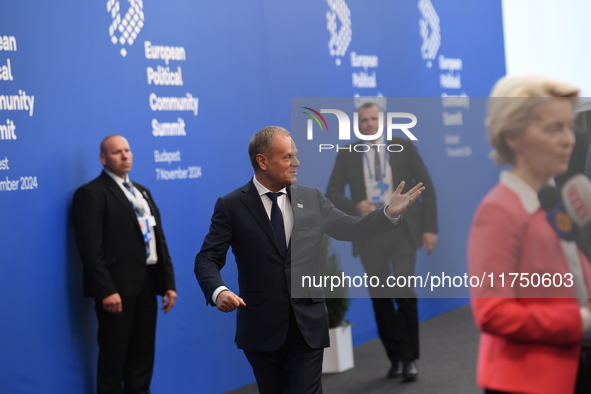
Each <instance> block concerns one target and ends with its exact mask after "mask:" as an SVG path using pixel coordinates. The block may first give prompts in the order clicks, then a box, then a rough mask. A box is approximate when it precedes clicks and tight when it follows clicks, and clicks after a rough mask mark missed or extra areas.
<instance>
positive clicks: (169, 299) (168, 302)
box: [162, 290, 178, 313]
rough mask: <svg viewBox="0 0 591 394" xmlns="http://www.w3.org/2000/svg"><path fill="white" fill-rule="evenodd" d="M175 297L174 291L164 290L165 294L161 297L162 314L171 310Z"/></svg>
mask: <svg viewBox="0 0 591 394" xmlns="http://www.w3.org/2000/svg"><path fill="white" fill-rule="evenodd" d="M177 297H178V295H177V294H176V291H174V290H166V293H164V295H163V296H162V310H163V311H164V313H168V311H170V310H171V309H172V307H173V306H174V303H175V302H176V298H177Z"/></svg>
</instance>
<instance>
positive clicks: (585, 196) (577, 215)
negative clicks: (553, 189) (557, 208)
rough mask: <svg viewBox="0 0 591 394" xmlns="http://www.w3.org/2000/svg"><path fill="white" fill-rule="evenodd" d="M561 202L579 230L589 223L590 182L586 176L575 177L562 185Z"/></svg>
mask: <svg viewBox="0 0 591 394" xmlns="http://www.w3.org/2000/svg"><path fill="white" fill-rule="evenodd" d="M562 201H564V206H565V208H566V212H568V214H569V216H570V217H571V218H572V219H573V220H574V221H575V223H576V224H577V225H578V226H579V228H583V227H584V226H586V225H587V224H588V223H589V222H591V182H589V179H587V177H586V176H584V175H582V174H578V175H575V176H573V177H572V178H571V179H569V180H568V181H567V182H566V183H565V184H564V187H563V188H562Z"/></svg>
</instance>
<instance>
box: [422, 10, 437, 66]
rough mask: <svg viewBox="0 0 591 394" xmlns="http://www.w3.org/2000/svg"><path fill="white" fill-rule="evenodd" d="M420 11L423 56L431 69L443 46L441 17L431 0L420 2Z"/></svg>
mask: <svg viewBox="0 0 591 394" xmlns="http://www.w3.org/2000/svg"><path fill="white" fill-rule="evenodd" d="M419 11H421V15H422V16H423V17H422V18H421V19H420V20H419V28H420V30H419V33H420V34H421V38H422V39H423V45H421V55H422V56H423V59H426V60H427V67H429V68H431V65H432V63H431V60H433V59H435V56H436V55H437V51H438V50H439V46H440V45H441V28H440V27H439V16H438V15H437V12H435V8H434V7H433V4H432V3H431V0H419Z"/></svg>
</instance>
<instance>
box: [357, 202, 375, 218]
mask: <svg viewBox="0 0 591 394" xmlns="http://www.w3.org/2000/svg"><path fill="white" fill-rule="evenodd" d="M373 210H374V205H373V204H372V203H371V201H369V200H363V201H359V203H358V204H357V212H359V214H360V215H367V214H368V213H370V212H371V211H373Z"/></svg>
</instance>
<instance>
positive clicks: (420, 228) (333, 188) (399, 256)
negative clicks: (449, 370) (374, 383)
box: [326, 138, 437, 364]
mask: <svg viewBox="0 0 591 394" xmlns="http://www.w3.org/2000/svg"><path fill="white" fill-rule="evenodd" d="M364 142H366V141H364ZM358 143H359V142H358ZM356 144H357V143H356ZM356 144H353V145H356ZM388 144H400V145H402V146H403V148H404V149H403V151H402V152H398V153H394V152H390V153H389V164H390V167H391V169H392V179H391V182H392V185H398V184H399V183H400V182H401V181H405V182H406V185H405V189H404V191H406V190H408V189H410V188H412V187H413V186H414V185H415V184H416V183H417V182H419V181H420V182H423V184H424V186H425V191H424V192H423V193H422V195H421V199H420V201H418V202H417V203H416V204H413V205H412V206H411V207H410V208H409V209H408V210H407V211H406V212H405V213H404V214H403V216H402V224H401V225H400V226H398V227H397V228H396V229H395V230H394V231H393V232H390V233H388V234H383V235H381V236H378V237H376V238H374V239H372V240H369V241H365V242H361V243H354V245H353V254H354V255H355V256H358V255H360V256H361V260H362V262H363V264H364V267H365V269H366V271H367V274H368V275H378V276H384V275H385V276H388V275H391V273H390V265H389V264H390V263H389V260H390V261H391V262H392V267H393V269H394V273H395V274H396V275H397V276H398V275H405V276H406V275H414V266H415V256H416V249H417V248H420V247H421V245H422V239H421V238H422V234H423V233H425V232H428V233H437V210H436V201H435V190H434V186H433V182H432V181H431V177H430V176H429V172H428V171H427V167H426V166H425V164H424V163H423V160H422V159H421V157H420V156H419V154H418V151H417V149H416V148H415V146H414V145H413V144H412V142H410V141H409V140H407V139H401V138H393V139H392V141H389V142H388ZM382 152H383V151H382ZM364 165H365V163H364V153H362V152H355V151H352V152H349V151H348V150H345V149H342V150H340V152H339V154H338V156H337V160H336V163H335V166H334V169H333V172H332V175H331V177H330V180H329V184H328V188H327V191H326V197H327V198H329V199H330V200H331V201H332V202H333V204H334V205H335V206H336V207H337V208H339V209H341V210H343V211H345V212H347V213H348V214H350V215H358V214H359V213H358V211H357V204H358V203H359V202H360V201H363V200H367V199H368V196H367V195H366V194H367V192H366V186H365V178H364V173H363V166H364ZM347 185H349V189H350V193H351V197H350V198H349V197H347V196H346V195H345V187H346V186H347ZM372 290H373V291H372ZM386 290H389V289H386ZM409 290H410V289H409ZM370 295H371V297H372V299H373V300H372V301H373V306H374V311H375V315H376V322H377V325H378V331H379V334H380V338H381V340H382V343H383V344H384V347H385V348H386V352H387V353H388V357H389V358H390V360H391V361H392V363H393V364H394V363H397V362H398V361H403V360H415V359H418V357H419V339H418V315H417V303H416V298H413V297H414V291H406V292H403V293H397V294H396V293H394V294H392V293H391V292H383V291H382V289H370ZM393 296H394V298H396V301H397V305H398V311H397V312H396V310H395V309H394V306H393V303H392V301H391V299H390V298H393ZM384 297H385V298H384ZM407 297H410V298H407Z"/></svg>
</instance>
